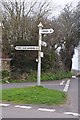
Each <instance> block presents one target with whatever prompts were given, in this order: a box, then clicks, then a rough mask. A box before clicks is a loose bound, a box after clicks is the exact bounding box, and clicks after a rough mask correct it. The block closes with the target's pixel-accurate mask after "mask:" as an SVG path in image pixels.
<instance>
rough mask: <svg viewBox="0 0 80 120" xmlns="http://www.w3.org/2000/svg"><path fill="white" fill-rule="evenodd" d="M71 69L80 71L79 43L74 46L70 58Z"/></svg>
mask: <svg viewBox="0 0 80 120" xmlns="http://www.w3.org/2000/svg"><path fill="white" fill-rule="evenodd" d="M72 70H74V71H78V72H79V71H80V44H79V45H78V46H77V47H76V48H75V53H74V55H73V58H72Z"/></svg>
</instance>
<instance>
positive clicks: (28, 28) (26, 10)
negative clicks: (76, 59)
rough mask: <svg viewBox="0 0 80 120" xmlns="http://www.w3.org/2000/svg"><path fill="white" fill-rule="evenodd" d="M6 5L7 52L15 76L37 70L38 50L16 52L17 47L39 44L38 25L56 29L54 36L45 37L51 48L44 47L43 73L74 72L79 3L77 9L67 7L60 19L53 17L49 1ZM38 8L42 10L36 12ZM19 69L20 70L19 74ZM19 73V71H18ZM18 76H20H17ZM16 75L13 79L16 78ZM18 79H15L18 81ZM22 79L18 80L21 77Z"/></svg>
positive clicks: (4, 4) (4, 30)
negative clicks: (72, 68)
mask: <svg viewBox="0 0 80 120" xmlns="http://www.w3.org/2000/svg"><path fill="white" fill-rule="evenodd" d="M2 4H3V7H4V9H3V20H2V23H3V26H2V31H3V34H2V38H3V41H2V43H3V51H7V53H8V54H9V56H10V57H12V61H11V70H12V69H13V67H15V70H14V72H13V71H11V75H12V74H14V75H15V77H16V75H19V74H18V73H20V74H22V73H24V72H30V71H31V70H36V66H37V63H36V58H37V57H38V53H37V51H16V50H15V49H14V47H15V46H16V45H23V46H24V45H27V46H28V45H31V46H33V45H38V39H39V38H38V36H39V35H38V24H39V22H42V24H43V26H44V28H53V29H54V33H53V34H49V35H42V37H43V41H45V42H46V43H47V47H46V48H44V47H42V51H43V52H44V58H42V71H47V70H50V71H51V70H52V71H59V70H64V71H71V67H72V57H73V54H74V49H75V47H76V46H77V45H78V43H79V39H78V34H77V33H78V28H79V25H78V20H79V14H78V13H79V3H78V6H77V7H76V9H74V10H73V8H72V7H71V5H66V6H65V8H64V9H63V11H62V12H61V14H60V15H59V16H58V18H54V17H53V16H52V18H51V19H49V14H50V13H51V12H52V11H51V7H50V5H49V4H48V2H40V3H38V2H32V3H30V4H28V2H26V3H25V2H24V1H23V2H16V1H15V2H5V1H3V2H2ZM36 9H37V10H38V11H37V12H36ZM16 70H17V71H16ZM15 71H16V72H15ZM15 73H17V74H15ZM14 75H13V76H14ZM15 77H14V78H15ZM17 79H18V78H17Z"/></svg>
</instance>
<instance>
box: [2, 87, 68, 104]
mask: <svg viewBox="0 0 80 120" xmlns="http://www.w3.org/2000/svg"><path fill="white" fill-rule="evenodd" d="M2 94H3V97H2V100H3V101H7V102H13V103H23V104H47V105H59V104H63V103H65V102H66V100H67V96H66V94H65V93H64V92H60V91H57V90H50V89H47V88H43V87H41V86H40V87H37V86H34V87H26V88H14V89H6V90H3V91H2Z"/></svg>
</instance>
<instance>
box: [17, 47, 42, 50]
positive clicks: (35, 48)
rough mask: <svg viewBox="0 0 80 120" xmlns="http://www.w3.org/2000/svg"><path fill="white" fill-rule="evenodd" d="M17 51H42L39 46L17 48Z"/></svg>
mask: <svg viewBox="0 0 80 120" xmlns="http://www.w3.org/2000/svg"><path fill="white" fill-rule="evenodd" d="M15 49H16V50H40V48H39V46H16V47H15Z"/></svg>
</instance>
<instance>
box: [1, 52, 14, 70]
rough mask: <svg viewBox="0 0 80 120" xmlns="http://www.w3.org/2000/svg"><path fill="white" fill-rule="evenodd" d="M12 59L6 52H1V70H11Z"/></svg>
mask: <svg viewBox="0 0 80 120" xmlns="http://www.w3.org/2000/svg"><path fill="white" fill-rule="evenodd" d="M11 60H12V59H11V58H9V56H8V54H7V53H6V52H0V71H1V70H7V71H10V61H11Z"/></svg>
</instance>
